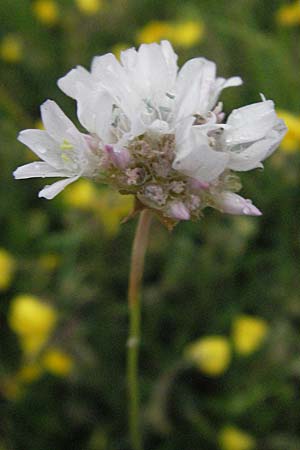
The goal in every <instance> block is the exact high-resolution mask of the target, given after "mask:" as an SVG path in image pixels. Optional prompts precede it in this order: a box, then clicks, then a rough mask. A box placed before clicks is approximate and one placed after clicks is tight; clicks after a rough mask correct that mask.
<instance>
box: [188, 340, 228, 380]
mask: <svg viewBox="0 0 300 450" xmlns="http://www.w3.org/2000/svg"><path fill="white" fill-rule="evenodd" d="M185 357H186V359H187V360H189V361H191V362H193V363H194V364H195V365H196V366H197V367H198V368H199V369H200V370H201V372H203V373H204V374H206V375H209V376H212V377H215V376H218V375H222V374H223V373H224V372H225V371H226V370H227V368H228V366H229V364H230V361H231V349H230V344H229V341H228V339H227V338H225V337H222V336H206V337H204V338H201V339H199V340H197V341H195V342H193V343H192V344H189V345H188V347H187V349H186V351H185Z"/></svg>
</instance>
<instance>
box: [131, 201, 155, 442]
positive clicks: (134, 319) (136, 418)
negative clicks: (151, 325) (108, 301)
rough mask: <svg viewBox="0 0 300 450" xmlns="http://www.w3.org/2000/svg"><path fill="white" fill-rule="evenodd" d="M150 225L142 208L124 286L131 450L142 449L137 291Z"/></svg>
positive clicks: (138, 303)
mask: <svg viewBox="0 0 300 450" xmlns="http://www.w3.org/2000/svg"><path fill="white" fill-rule="evenodd" d="M150 224H151V212H150V211H149V210H147V209H145V210H143V211H142V212H141V214H140V217H139V222H138V225H137V229H136V233H135V237H134V241H133V246H132V254H131V268H130V276H129V287H128V307H129V338H128V342H127V346H128V351H127V381H128V400H129V430H130V440H131V445H132V449H133V450H142V448H143V444H142V435H141V429H140V414H139V404H140V395H139V383H138V357H139V344H140V334H141V332H140V325H141V302H140V291H141V284H142V278H143V272H144V261H145V253H146V249H147V244H148V236H149V229H150Z"/></svg>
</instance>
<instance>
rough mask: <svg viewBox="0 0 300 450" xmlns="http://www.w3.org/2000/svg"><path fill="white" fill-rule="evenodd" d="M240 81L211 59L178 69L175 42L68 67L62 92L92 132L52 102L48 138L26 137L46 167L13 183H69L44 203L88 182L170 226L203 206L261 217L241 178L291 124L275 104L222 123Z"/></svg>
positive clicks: (242, 111) (19, 173)
mask: <svg viewBox="0 0 300 450" xmlns="http://www.w3.org/2000/svg"><path fill="white" fill-rule="evenodd" d="M241 83H242V81H241V79H240V78H239V77H232V78H229V79H227V80H226V79H224V78H219V77H217V76H216V65H215V64H214V63H213V62H211V61H208V60H207V59H205V58H195V59H192V60H190V61H187V62H186V63H185V64H184V65H183V67H182V68H181V69H180V70H179V69H178V66H177V55H176V54H175V53H174V51H173V49H172V47H171V44H170V43H169V42H168V41H162V42H161V43H160V44H148V45H146V44H143V45H141V46H140V48H139V49H138V50H135V49H134V48H130V49H128V50H126V51H124V52H122V53H121V61H120V62H119V61H118V60H117V59H116V58H115V56H114V55H112V54H107V55H104V56H99V57H95V58H94V60H93V62H92V67H91V71H90V72H89V71H87V70H86V69H84V68H83V67H77V68H75V69H73V70H71V71H70V72H69V73H68V74H67V75H66V76H65V77H63V78H61V79H60V80H59V81H58V85H59V87H60V88H61V89H62V90H63V92H65V93H66V94H67V95H69V96H71V97H72V98H74V99H75V100H76V102H77V114H78V119H79V121H80V123H81V125H82V126H83V127H84V128H85V129H86V131H87V133H86V134H83V133H80V132H79V131H78V130H77V129H76V128H75V126H74V125H73V124H72V123H71V122H70V120H69V119H68V118H67V117H66V116H65V115H64V114H63V112H62V111H61V110H60V109H59V108H58V106H57V105H56V104H55V103H53V102H49V101H48V102H46V103H45V104H44V105H43V106H42V118H43V122H44V125H45V129H46V131H39V130H25V131H23V132H22V133H21V134H20V137H19V140H20V141H21V142H23V143H24V144H26V145H28V146H29V147H30V148H31V149H32V150H33V151H34V152H35V153H36V154H37V155H38V156H39V157H40V158H41V159H43V160H44V162H38V163H32V164H28V165H26V166H23V167H20V168H19V169H17V170H16V171H15V177H16V178H30V177H38V176H42V177H46V176H47V177H51V176H52V177H64V178H65V180H63V181H58V182H56V183H54V184H53V185H52V186H50V187H49V186H48V187H46V188H44V189H43V190H42V191H41V192H40V196H43V197H46V198H52V197H54V196H55V195H56V194H57V193H58V192H60V191H61V190H62V189H63V188H64V187H65V186H66V185H67V184H69V183H71V182H72V181H74V180H76V179H77V178H79V177H81V176H83V177H88V178H92V179H99V180H101V181H104V182H105V183H108V184H110V185H112V186H113V187H115V188H116V189H118V190H119V191H120V192H121V193H126V194H128V193H129V194H133V195H134V196H135V197H136V199H137V200H138V203H139V205H140V207H147V208H151V209H153V210H154V211H155V212H156V213H157V214H158V215H159V216H160V217H161V218H162V219H163V220H164V222H165V223H170V224H173V223H176V222H177V221H179V220H188V219H196V218H198V217H199V216H200V215H201V214H202V210H203V209H204V208H205V207H206V206H211V207H214V208H217V209H219V210H220V211H222V212H225V213H229V214H244V215H260V214H261V213H260V211H259V210H258V209H257V208H256V207H255V206H254V205H252V203H251V202H250V200H245V199H243V198H242V197H240V196H238V195H237V194H236V193H235V192H237V191H238V190H239V189H240V183H239V180H238V177H237V176H236V175H235V174H234V172H235V171H248V170H251V169H254V168H257V167H262V161H263V160H264V159H266V158H267V157H268V156H269V155H270V154H271V153H273V151H274V150H275V149H276V147H277V146H278V145H279V143H280V141H281V140H282V138H283V136H284V134H285V132H286V127H285V124H284V122H283V121H282V120H280V119H279V118H278V117H277V115H276V113H275V110H274V104H273V102H272V101H271V100H266V99H265V98H264V97H262V101H260V102H258V103H254V104H252V105H248V106H244V107H242V108H239V109H236V110H234V111H233V112H232V113H231V114H230V115H229V116H228V118H227V121H226V122H225V123H224V117H225V115H224V113H223V112H222V108H223V105H222V103H220V102H219V103H218V99H219V96H220V94H221V92H222V90H223V89H224V88H227V87H232V86H238V85H240V84H241Z"/></svg>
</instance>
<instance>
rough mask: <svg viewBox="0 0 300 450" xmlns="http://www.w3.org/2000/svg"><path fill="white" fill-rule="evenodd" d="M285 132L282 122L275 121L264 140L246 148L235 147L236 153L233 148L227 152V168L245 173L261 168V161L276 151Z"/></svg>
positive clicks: (279, 120)
mask: <svg viewBox="0 0 300 450" xmlns="http://www.w3.org/2000/svg"><path fill="white" fill-rule="evenodd" d="M286 131H287V127H286V126H285V123H284V122H283V120H281V119H277V121H276V124H275V126H274V127H273V129H272V130H270V131H269V132H268V133H267V135H266V137H265V138H263V139H261V140H259V141H257V142H254V143H253V144H251V145H248V146H247V145H246V144H241V145H239V146H236V147H237V149H238V151H235V147H233V148H232V149H231V151H230V152H229V154H230V160H229V163H228V168H230V169H232V170H238V171H246V170H252V169H255V168H256V167H262V164H261V161H263V160H265V159H266V158H268V157H269V156H270V155H271V154H272V153H273V152H274V151H275V150H276V148H277V147H278V146H279V144H280V142H281V140H282V139H283V137H284V135H285V133H286ZM243 146H244V147H245V148H244V149H243Z"/></svg>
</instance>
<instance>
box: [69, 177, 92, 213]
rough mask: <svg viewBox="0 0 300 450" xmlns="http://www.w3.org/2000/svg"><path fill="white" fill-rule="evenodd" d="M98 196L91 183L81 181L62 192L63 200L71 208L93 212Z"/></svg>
mask: <svg viewBox="0 0 300 450" xmlns="http://www.w3.org/2000/svg"><path fill="white" fill-rule="evenodd" d="M99 195H100V194H99V191H98V190H97V189H96V188H95V186H94V185H93V183H92V182H91V181H88V180H85V179H81V180H79V181H77V182H76V183H74V184H72V185H71V186H69V187H68V189H66V190H65V191H64V192H63V199H64V202H65V203H66V204H67V205H68V206H71V207H72V208H77V209H80V210H93V209H94V208H95V206H96V202H97V200H98V197H99Z"/></svg>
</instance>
